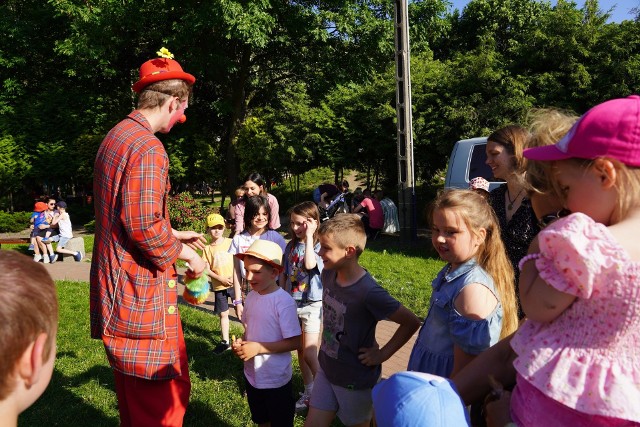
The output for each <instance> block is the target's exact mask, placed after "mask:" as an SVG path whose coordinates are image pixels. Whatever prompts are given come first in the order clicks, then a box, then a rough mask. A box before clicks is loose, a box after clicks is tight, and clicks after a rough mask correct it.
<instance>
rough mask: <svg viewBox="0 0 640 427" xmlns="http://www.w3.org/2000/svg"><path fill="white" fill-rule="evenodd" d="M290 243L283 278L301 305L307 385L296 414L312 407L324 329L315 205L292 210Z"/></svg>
mask: <svg viewBox="0 0 640 427" xmlns="http://www.w3.org/2000/svg"><path fill="white" fill-rule="evenodd" d="M290 215H291V216H290V221H289V227H290V228H291V235H292V238H291V241H290V242H289V243H288V244H287V247H286V249H285V251H284V259H283V263H284V271H283V272H282V276H281V277H280V283H281V284H282V286H283V288H284V289H285V290H286V291H288V292H290V293H291V296H293V299H294V300H295V301H296V303H297V305H298V319H299V320H300V324H301V325H302V346H301V348H300V349H298V363H299V364H300V371H301V372H302V380H303V381H304V392H303V393H301V396H300V399H299V400H298V401H297V402H296V411H303V410H305V409H307V406H308V405H309V396H311V391H312V390H313V378H314V377H315V375H316V372H318V344H319V339H320V327H321V325H322V282H321V281H320V274H321V273H322V268H323V263H322V258H320V256H319V255H318V251H319V250H320V243H319V242H318V223H319V222H320V216H319V213H318V208H317V207H316V204H315V203H313V202H302V203H300V204H298V205H296V206H294V207H293V208H291V210H290Z"/></svg>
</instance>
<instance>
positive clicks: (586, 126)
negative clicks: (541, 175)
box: [523, 95, 640, 167]
mask: <svg viewBox="0 0 640 427" xmlns="http://www.w3.org/2000/svg"><path fill="white" fill-rule="evenodd" d="M523 154H524V156H525V157H526V158H527V159H531V160H541V161H553V160H565V159H571V158H578V159H596V158H598V157H609V158H612V159H616V160H618V161H620V162H622V163H624V164H625V165H627V166H635V167H640V96H638V95H631V96H629V97H627V98H619V99H612V100H610V101H606V102H603V103H602V104H598V105H596V106H595V107H593V108H592V109H590V110H589V111H587V112H586V113H585V114H584V115H583V116H582V117H581V118H580V120H578V121H577V122H576V124H574V125H573V127H572V128H571V130H570V131H569V132H568V133H567V134H566V135H565V136H564V137H563V138H562V139H561V140H560V141H558V142H557V143H556V144H555V145H547V146H544V147H534V148H528V149H526V150H524V153H523Z"/></svg>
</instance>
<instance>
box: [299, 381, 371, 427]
mask: <svg viewBox="0 0 640 427" xmlns="http://www.w3.org/2000/svg"><path fill="white" fill-rule="evenodd" d="M309 406H312V407H314V408H316V409H320V410H321V411H328V412H335V414H336V415H337V416H338V418H340V421H342V423H343V424H344V425H347V426H351V425H355V424H361V423H364V422H366V421H368V420H371V418H372V417H373V400H372V397H371V389H370V388H365V389H362V390H349V389H347V388H344V387H340V386H337V385H333V384H331V383H330V382H329V379H328V378H327V376H326V375H325V374H324V372H323V371H322V368H320V369H318V372H317V374H316V377H315V378H314V379H313V391H312V392H311V400H310V401H309Z"/></svg>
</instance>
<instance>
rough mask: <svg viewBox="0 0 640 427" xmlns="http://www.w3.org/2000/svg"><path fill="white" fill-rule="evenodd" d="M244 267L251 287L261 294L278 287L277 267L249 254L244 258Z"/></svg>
mask: <svg viewBox="0 0 640 427" xmlns="http://www.w3.org/2000/svg"><path fill="white" fill-rule="evenodd" d="M244 269H245V273H246V277H247V282H249V285H251V289H253V290H254V291H256V292H257V293H259V294H260V295H265V294H267V293H269V292H272V291H274V290H275V288H277V286H278V285H277V283H276V278H277V277H278V270H276V269H275V268H273V267H271V266H269V265H267V264H265V263H263V262H262V261H260V260H259V259H257V258H254V257H251V256H248V257H246V258H245V259H244Z"/></svg>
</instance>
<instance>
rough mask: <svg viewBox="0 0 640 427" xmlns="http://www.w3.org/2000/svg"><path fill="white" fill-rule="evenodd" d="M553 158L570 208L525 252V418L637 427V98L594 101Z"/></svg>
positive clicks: (541, 151) (516, 407) (515, 408)
mask: <svg viewBox="0 0 640 427" xmlns="http://www.w3.org/2000/svg"><path fill="white" fill-rule="evenodd" d="M524 155H525V157H527V158H528V159H531V160H537V161H544V162H553V163H552V173H553V180H554V185H556V187H557V189H558V192H559V194H561V196H562V197H563V199H564V204H565V207H566V208H567V209H569V210H570V211H571V212H573V214H571V215H569V216H568V217H566V218H561V219H559V220H558V221H556V222H554V223H552V224H551V225H549V226H548V227H547V228H545V229H544V230H543V231H541V232H540V234H538V236H537V237H536V239H535V240H534V241H533V243H532V244H531V247H530V249H529V255H527V256H525V257H524V258H523V259H522V260H521V261H520V268H521V275H520V299H521V302H522V307H523V309H524V312H525V315H526V317H527V320H526V321H525V323H524V324H523V325H522V326H521V327H520V329H519V330H518V331H517V332H516V334H515V336H514V337H513V339H512V341H511V346H512V347H513V349H514V351H515V352H516V353H517V355H518V357H517V359H516V360H515V362H514V366H515V368H516V371H517V385H516V388H515V389H514V391H513V394H512V396H511V417H512V419H513V421H514V422H515V423H516V424H517V425H518V426H541V425H548V426H551V425H562V426H564V425H567V426H569V425H570V426H572V427H573V426H621V425H640V405H639V404H638V402H640V350H639V349H638V345H639V344H640V245H639V244H638V238H639V237H640V232H639V231H638V230H640V97H638V96H630V97H628V98H624V99H614V100H611V101H608V102H605V103H603V104H600V105H598V106H596V107H594V108H592V109H591V110H589V111H588V112H587V113H586V114H585V115H584V116H582V118H581V119H580V120H579V121H578V122H577V123H576V124H575V125H574V126H573V128H572V129H571V131H570V132H569V133H568V134H567V135H566V136H565V137H564V138H563V139H561V140H560V141H559V142H558V143H557V144H555V145H550V146H544V147H536V148H530V149H528V150H525V152H524Z"/></svg>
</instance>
